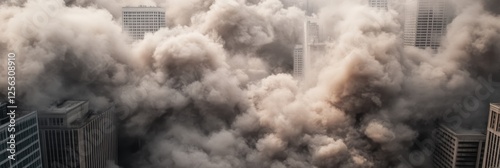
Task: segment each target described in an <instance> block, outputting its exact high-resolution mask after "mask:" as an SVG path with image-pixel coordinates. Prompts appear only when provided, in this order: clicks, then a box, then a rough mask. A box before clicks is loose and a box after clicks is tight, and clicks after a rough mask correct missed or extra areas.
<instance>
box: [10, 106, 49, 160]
mask: <svg viewBox="0 0 500 168" xmlns="http://www.w3.org/2000/svg"><path fill="white" fill-rule="evenodd" d="M16 111H17V112H16V119H15V126H14V127H13V128H15V133H14V134H13V135H14V138H13V139H11V133H12V132H9V129H11V130H12V127H9V124H11V123H10V122H7V123H2V125H1V126H0V141H1V142H0V156H2V157H1V158H0V168H42V155H41V153H40V141H39V137H38V121H37V113H36V111H31V112H26V111H18V110H16ZM13 141H14V144H15V155H14V159H15V160H11V159H10V158H9V155H11V154H12V153H11V152H10V151H9V149H10V148H11V144H10V143H11V142H13Z"/></svg>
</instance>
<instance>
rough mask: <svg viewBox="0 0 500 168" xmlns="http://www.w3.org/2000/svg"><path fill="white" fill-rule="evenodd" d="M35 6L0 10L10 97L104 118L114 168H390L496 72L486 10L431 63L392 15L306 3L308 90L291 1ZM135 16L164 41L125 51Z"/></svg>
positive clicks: (491, 18)
mask: <svg viewBox="0 0 500 168" xmlns="http://www.w3.org/2000/svg"><path fill="white" fill-rule="evenodd" d="M49 2H50V3H42V2H41V1H36V0H28V1H3V2H0V22H1V23H2V24H0V30H1V31H0V32H1V33H0V58H1V60H6V56H7V53H8V52H15V53H16V55H17V60H16V61H17V62H16V63H17V67H16V68H17V78H16V80H17V86H18V89H17V92H18V95H19V96H18V97H19V98H21V99H22V101H23V102H25V103H26V104H28V105H32V106H38V107H44V106H48V105H50V103H52V102H54V101H57V100H61V99H89V100H90V102H91V105H92V106H93V108H95V109H99V108H102V107H105V106H106V105H108V104H109V103H111V102H113V103H116V104H117V105H118V106H120V107H121V108H120V109H122V110H119V111H118V113H117V115H118V116H119V117H120V120H121V123H122V126H121V127H120V129H121V130H120V131H121V132H122V135H121V136H122V137H123V139H124V140H123V141H127V139H140V141H141V144H142V145H140V146H139V147H138V149H137V151H128V150H123V151H126V152H130V153H125V154H123V158H122V159H121V161H120V164H121V165H120V166H122V167H126V168H128V167H134V168H136V167H137V168H163V167H178V168H190V167H214V168H223V167H227V168H232V167H249V168H253V167H272V168H285V167H292V168H293V167H295V168H307V167H318V168H323V167H325V168H326V167H346V168H351V167H360V168H363V167H397V166H401V165H402V164H403V163H402V162H401V160H399V159H398V157H399V156H401V155H405V154H408V153H409V152H410V151H411V148H412V147H414V145H415V141H416V140H417V139H418V138H419V137H421V136H422V134H423V133H425V132H426V131H429V127H433V126H434V124H435V122H436V121H437V120H438V119H440V118H442V116H443V115H445V114H444V113H445V112H446V110H447V109H449V108H450V107H452V106H453V105H454V104H455V103H456V102H460V101H461V100H462V99H463V98H464V97H466V96H469V95H470V94H471V93H474V89H475V88H477V87H478V86H481V83H480V81H477V80H476V78H477V77H478V76H488V75H493V76H495V75H498V74H499V72H500V66H498V65H499V64H500V54H499V53H500V46H499V45H500V33H499V32H500V18H499V17H498V16H497V15H496V12H495V11H496V10H495V9H490V8H486V7H485V6H488V5H487V4H488V3H492V2H490V1H484V2H480V1H474V2H465V1H463V2H462V1H457V2H456V6H457V8H458V9H457V11H458V13H457V16H456V18H455V20H454V21H453V22H452V23H451V24H450V25H449V27H448V34H447V35H446V37H445V38H444V40H443V42H442V47H441V48H440V49H439V51H438V52H437V53H434V52H432V51H431V50H425V49H418V48H414V47H403V46H402V39H401V36H400V35H401V34H402V26H401V25H402V24H401V18H403V17H401V16H402V15H403V13H402V10H401V9H400V8H399V7H396V8H397V10H389V11H379V10H376V9H372V8H370V7H368V6H367V5H366V2H364V1H361V0H356V1H352V0H334V1H328V2H326V1H319V0H318V1H312V2H311V5H312V6H314V9H313V12H314V13H315V15H317V16H318V18H319V19H318V20H319V24H320V26H321V27H322V28H323V29H322V30H323V31H324V33H325V34H326V35H327V36H329V37H331V38H332V39H333V42H332V43H331V44H328V46H327V50H326V51H325V52H324V53H318V54H317V55H314V57H315V58H316V60H317V61H315V62H314V66H313V67H314V68H313V69H312V75H311V76H312V77H311V78H310V80H308V81H298V80H296V79H294V78H293V77H292V76H290V75H289V74H288V73H290V72H291V69H292V66H291V64H292V57H291V51H292V48H293V46H294V45H296V44H299V43H301V35H302V33H301V32H302V26H303V20H304V17H305V12H304V10H303V9H301V8H303V6H302V7H295V6H294V4H295V3H297V2H298V1H293V0H286V1H283V2H282V1H279V0H249V1H244V0H186V1H177V0H151V1H141V2H138V1H132V0H125V1H107V0H106V1H104V0H72V1H63V0H50V1H49ZM464 3H467V5H464ZM137 5H156V6H161V7H164V8H165V11H166V15H167V18H168V25H169V26H168V28H164V29H161V30H159V31H158V32H156V33H154V34H147V35H146V37H145V39H144V40H141V41H138V42H134V43H128V42H127V41H129V40H130V39H129V37H127V35H126V34H125V33H124V32H122V31H123V30H122V29H121V26H120V21H121V18H120V16H121V14H120V9H121V7H123V6H137ZM490 6H491V5H490ZM316 8H317V9H316ZM0 68H1V70H0V71H1V72H2V73H1V74H0V77H1V79H6V77H7V76H6V74H7V73H6V70H7V68H6V64H0ZM6 87H7V84H6V83H5V82H0V89H2V90H6ZM471 117H476V118H484V114H482V112H481V111H477V112H475V113H473V114H472V116H471ZM474 121H478V120H474ZM468 124H471V125H474V124H478V123H468ZM122 148H127V147H126V146H124V147H122ZM113 167H116V166H113Z"/></svg>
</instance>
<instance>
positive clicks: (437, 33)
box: [404, 0, 453, 49]
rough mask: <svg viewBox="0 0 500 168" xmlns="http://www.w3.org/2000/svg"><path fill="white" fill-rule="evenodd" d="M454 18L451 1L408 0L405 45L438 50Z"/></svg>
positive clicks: (406, 5)
mask: <svg viewBox="0 0 500 168" xmlns="http://www.w3.org/2000/svg"><path fill="white" fill-rule="evenodd" d="M452 18H453V8H452V6H451V4H450V3H449V0H406V4H405V24H404V43H405V45H406V46H415V47H418V48H427V47H430V48H432V49H437V48H439V46H440V43H441V38H442V37H443V36H444V35H445V34H446V27H447V25H448V24H449V23H450V22H451V20H452Z"/></svg>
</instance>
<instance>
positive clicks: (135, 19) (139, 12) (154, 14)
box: [122, 6, 165, 40]
mask: <svg viewBox="0 0 500 168" xmlns="http://www.w3.org/2000/svg"><path fill="white" fill-rule="evenodd" d="M122 25H123V30H124V31H126V32H127V33H128V34H129V35H130V36H131V37H132V38H133V39H134V40H141V39H144V34H145V33H148V32H156V31H158V30H159V29H160V28H163V27H165V10H164V9H163V8H159V7H146V6H140V7H123V8H122Z"/></svg>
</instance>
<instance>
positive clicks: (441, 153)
mask: <svg viewBox="0 0 500 168" xmlns="http://www.w3.org/2000/svg"><path fill="white" fill-rule="evenodd" d="M485 140H486V136H485V135H484V133H481V131H477V130H462V129H452V128H450V127H447V126H444V125H441V126H440V127H439V128H438V130H437V133H436V142H437V144H436V149H435V151H434V153H433V157H434V159H433V163H434V167H435V168H481V167H482V161H483V152H484V149H485V148H484V146H485Z"/></svg>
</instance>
